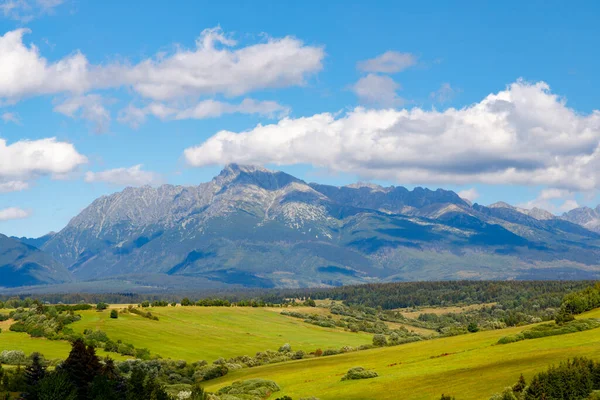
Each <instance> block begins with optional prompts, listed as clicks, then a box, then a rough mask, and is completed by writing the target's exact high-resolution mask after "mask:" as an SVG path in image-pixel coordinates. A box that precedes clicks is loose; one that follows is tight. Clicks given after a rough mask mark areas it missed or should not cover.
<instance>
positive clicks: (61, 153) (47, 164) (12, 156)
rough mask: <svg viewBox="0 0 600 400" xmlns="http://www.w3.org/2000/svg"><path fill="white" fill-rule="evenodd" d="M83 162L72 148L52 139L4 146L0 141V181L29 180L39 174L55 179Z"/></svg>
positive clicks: (82, 157)
mask: <svg viewBox="0 0 600 400" xmlns="http://www.w3.org/2000/svg"><path fill="white" fill-rule="evenodd" d="M85 163H87V158H86V157H85V156H83V155H81V154H79V153H78V152H77V150H76V149H75V146H73V145H72V144H71V143H67V142H59V141H57V140H56V138H48V139H40V140H21V141H18V142H15V143H13V144H10V145H8V144H7V142H6V140H4V139H0V180H3V181H4V182H5V183H6V181H7V180H9V179H10V178H20V179H31V178H35V177H37V176H40V175H51V176H53V177H58V176H61V175H65V174H68V173H70V172H72V171H74V170H75V169H77V168H78V167H79V166H81V165H83V164H85Z"/></svg>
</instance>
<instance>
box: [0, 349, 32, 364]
mask: <svg viewBox="0 0 600 400" xmlns="http://www.w3.org/2000/svg"><path fill="white" fill-rule="evenodd" d="M25 359H26V357H25V353H23V352H22V351H21V350H4V351H3V352H2V353H0V364H9V365H22V364H24V363H25Z"/></svg>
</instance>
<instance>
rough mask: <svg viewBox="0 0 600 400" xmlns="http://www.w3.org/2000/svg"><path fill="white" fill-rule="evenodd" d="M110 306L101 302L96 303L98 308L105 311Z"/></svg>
mask: <svg viewBox="0 0 600 400" xmlns="http://www.w3.org/2000/svg"><path fill="white" fill-rule="evenodd" d="M107 308H108V304H106V303H103V302H100V303H98V304H96V310H98V311H104V310H106V309H107Z"/></svg>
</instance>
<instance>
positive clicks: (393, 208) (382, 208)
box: [41, 164, 600, 287]
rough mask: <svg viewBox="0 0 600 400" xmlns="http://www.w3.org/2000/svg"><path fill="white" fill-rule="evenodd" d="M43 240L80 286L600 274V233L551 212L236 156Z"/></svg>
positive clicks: (126, 193) (122, 198) (102, 205)
mask: <svg viewBox="0 0 600 400" xmlns="http://www.w3.org/2000/svg"><path fill="white" fill-rule="evenodd" d="M583 220H584V219H582V220H581V221H583ZM577 221H579V219H577ZM585 221H588V219H585ZM583 223H585V222H583ZM41 248H42V250H44V251H45V252H47V253H48V254H50V255H51V256H53V257H54V258H55V259H57V260H59V261H60V262H61V263H63V264H64V265H65V266H66V267H67V268H68V270H69V271H70V272H71V273H72V274H73V275H74V276H75V277H76V278H78V279H81V280H88V279H105V278H109V277H115V276H131V275H135V276H138V277H139V276H142V277H143V276H145V275H147V276H149V275H152V276H153V277H156V276H161V275H162V276H171V277H176V276H180V277H189V278H190V279H192V278H194V279H196V278H198V279H200V278H201V279H205V280H208V281H213V282H218V283H219V284H225V285H230V284H235V285H244V286H260V287H272V286H284V287H285V286H287V287H291V286H309V285H310V286H322V285H338V284H346V283H360V282H373V281H391V280H417V279H419V280H423V279H424V280H427V279H464V278H469V279H519V278H524V277H525V278H529V279H532V278H562V279H569V278H583V277H586V278H589V277H596V276H598V275H597V274H598V271H599V270H600V269H599V268H598V265H600V235H599V234H598V233H595V232H591V231H590V230H588V229H586V228H584V227H582V226H580V225H578V224H576V223H573V222H570V220H568V219H567V218H565V219H561V218H556V217H554V216H553V215H552V214H550V213H547V212H545V211H543V210H523V209H519V208H516V207H513V206H510V205H508V204H506V203H497V204H494V205H492V206H490V207H484V206H481V205H477V204H474V205H471V204H469V203H467V202H466V201H464V200H463V199H461V198H460V197H459V196H458V195H457V194H456V193H454V192H452V191H446V190H441V189H438V190H436V191H431V190H428V189H423V188H415V189H414V190H408V189H406V188H404V187H381V186H377V185H370V184H356V185H350V186H346V187H335V186H328V185H320V184H315V183H311V184H307V183H306V182H304V181H302V180H300V179H297V178H295V177H293V176H291V175H289V174H286V173H283V172H278V171H269V170H267V169H264V168H260V167H255V166H243V165H236V164H232V165H228V166H227V167H225V168H224V169H223V171H222V172H221V173H220V174H219V175H218V176H216V177H215V178H214V179H213V180H211V181H210V182H207V183H203V184H200V185H198V186H191V187H184V186H173V185H164V186H161V187H158V188H152V187H141V188H128V189H125V190H123V191H122V192H119V193H115V194H113V195H110V196H105V197H101V198H99V199H97V200H96V201H94V202H93V203H92V204H91V205H90V206H89V207H88V208H86V209H85V210H84V211H83V212H82V213H81V214H79V215H78V216H76V217H75V218H73V219H72V220H71V222H70V223H69V224H68V226H67V227H65V228H64V229H63V230H62V231H61V232H58V233H57V234H55V235H53V236H52V237H50V238H49V239H48V240H47V241H45V242H44V243H43V244H42V245H41Z"/></svg>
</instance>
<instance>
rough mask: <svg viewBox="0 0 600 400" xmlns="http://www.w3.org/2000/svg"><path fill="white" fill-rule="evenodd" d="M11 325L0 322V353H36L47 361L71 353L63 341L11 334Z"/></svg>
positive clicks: (62, 357)
mask: <svg viewBox="0 0 600 400" xmlns="http://www.w3.org/2000/svg"><path fill="white" fill-rule="evenodd" d="M11 323H12V321H3V322H0V329H2V333H0V352H2V351H4V350H21V351H23V352H24V353H25V354H31V353H33V352H34V351H37V352H40V353H42V354H43V355H44V357H46V358H47V359H55V358H61V359H64V358H66V357H67V355H68V354H69V351H71V345H70V344H69V343H68V342H65V341H60V340H48V339H45V338H32V337H30V336H29V335H28V334H27V333H23V332H11V331H9V330H8V329H9V328H10V325H11ZM97 354H98V355H99V356H100V357H105V356H110V357H111V358H113V359H115V360H124V359H125V357H123V356H121V355H119V354H115V353H106V352H104V351H102V350H99V351H97Z"/></svg>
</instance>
